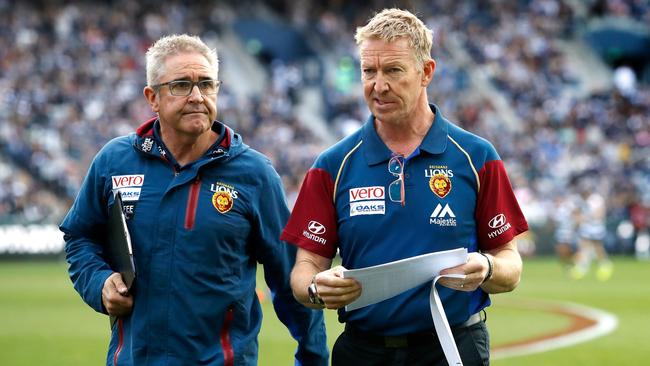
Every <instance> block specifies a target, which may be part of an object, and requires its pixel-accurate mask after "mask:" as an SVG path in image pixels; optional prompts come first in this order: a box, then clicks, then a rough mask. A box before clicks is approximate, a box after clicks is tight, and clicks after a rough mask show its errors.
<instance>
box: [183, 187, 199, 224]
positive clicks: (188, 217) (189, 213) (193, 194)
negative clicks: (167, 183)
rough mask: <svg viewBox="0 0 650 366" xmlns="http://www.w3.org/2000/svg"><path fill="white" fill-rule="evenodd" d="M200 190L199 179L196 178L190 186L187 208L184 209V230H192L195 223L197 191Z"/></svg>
mask: <svg viewBox="0 0 650 366" xmlns="http://www.w3.org/2000/svg"><path fill="white" fill-rule="evenodd" d="M200 190H201V178H196V179H195V180H194V182H192V185H191V186H190V193H189V197H187V207H186V208H185V229H186V230H192V229H193V228H194V222H195V221H196V207H197V206H198V200H199V191H200Z"/></svg>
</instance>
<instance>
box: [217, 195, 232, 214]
mask: <svg viewBox="0 0 650 366" xmlns="http://www.w3.org/2000/svg"><path fill="white" fill-rule="evenodd" d="M233 204H234V201H233V200H232V196H231V195H230V192H227V191H219V192H215V193H214V194H213V195H212V205H213V206H214V208H216V209H217V211H219V212H221V213H226V212H228V211H230V209H231V208H232V205H233Z"/></svg>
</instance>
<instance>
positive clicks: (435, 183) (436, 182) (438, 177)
mask: <svg viewBox="0 0 650 366" xmlns="http://www.w3.org/2000/svg"><path fill="white" fill-rule="evenodd" d="M429 188H431V190H432V191H433V193H435V194H436V196H438V197H440V198H443V197H445V196H446V195H448V194H449V192H450V191H451V180H449V177H447V176H446V175H445V174H435V175H434V176H432V177H431V179H429Z"/></svg>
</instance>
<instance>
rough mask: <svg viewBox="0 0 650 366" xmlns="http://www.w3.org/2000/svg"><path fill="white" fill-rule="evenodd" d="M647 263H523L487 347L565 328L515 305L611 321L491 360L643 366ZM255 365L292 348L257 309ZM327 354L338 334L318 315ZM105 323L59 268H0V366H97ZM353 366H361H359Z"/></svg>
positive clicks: (497, 311) (499, 305) (281, 360)
mask: <svg viewBox="0 0 650 366" xmlns="http://www.w3.org/2000/svg"><path fill="white" fill-rule="evenodd" d="M648 278H650V262H637V261H634V260H633V259H629V258H617V259H616V260H615V272H614V276H613V277H612V279H610V280H609V281H607V282H599V281H597V280H596V279H595V278H593V277H587V278H585V279H583V280H580V281H573V280H570V279H568V278H567V277H566V276H564V274H563V273H562V270H561V268H560V266H559V265H558V264H557V263H556V262H555V261H554V260H553V259H552V258H547V259H544V258H539V259H528V260H526V261H525V264H524V276H523V280H522V283H521V285H520V286H519V288H518V289H517V290H516V291H515V292H513V293H510V294H502V295H497V296H494V297H493V300H494V305H493V306H492V307H491V308H489V311H488V326H489V327H490V330H491V338H492V344H493V345H499V344H504V343H509V342H513V341H516V340H518V339H521V338H528V337H532V336H536V335H540V334H544V333H546V332H550V331H553V330H555V329H559V328H562V327H564V326H566V325H567V319H566V318H563V317H559V316H556V315H553V314H550V313H540V312H539V311H536V310H529V309H522V308H521V307H519V306H516V304H517V303H518V302H520V301H521V300H525V301H530V300H542V301H553V302H554V301H569V302H573V303H579V304H583V305H587V306H591V307H596V308H599V309H601V310H605V311H607V312H610V313H613V314H615V315H616V316H617V317H618V319H619V326H618V328H617V329H616V330H615V331H614V332H613V333H611V334H609V335H607V336H604V337H601V338H597V339H594V340H591V341H589V342H586V343H581V344H578V345H575V346H571V347H568V348H561V349H557V350H553V351H548V352H543V353H537V354H532V355H527V356H519V357H513V358H506V359H499V360H494V361H493V362H492V364H493V365H496V366H511V365H527V366H535V365H540V366H541V365H544V366H546V365H559V366H561V365H644V364H647V362H648V358H649V357H650V346H648V341H649V340H650V316H649V315H648V314H647V310H648V308H649V306H650V291H649V290H650V286H648V284H647V282H646V281H647V280H648ZM264 310H265V315H266V317H265V321H264V325H263V327H262V333H261V334H260V362H259V364H260V365H274V366H275V365H293V359H292V355H293V352H294V348H295V342H294V341H293V340H292V339H291V338H290V336H289V334H288V332H287V330H286V329H285V328H284V327H283V326H282V324H281V323H280V322H279V321H278V320H277V318H276V317H275V315H274V313H273V311H272V308H271V305H270V303H269V302H268V301H267V302H265V303H264ZM326 319H327V326H328V338H329V339H328V341H329V344H330V347H331V345H332V343H333V342H334V340H335V339H336V336H337V335H338V334H339V332H340V331H341V329H342V327H341V325H340V324H338V323H337V321H336V316H335V313H334V312H332V311H327V312H326ZM108 332H109V331H108V319H107V318H106V317H105V316H102V315H100V314H97V313H95V312H94V311H93V310H91V309H90V308H89V307H87V306H86V305H85V304H84V303H83V302H82V301H81V299H80V298H79V297H78V296H77V294H76V293H75V292H74V290H73V289H72V285H71V283H70V281H69V280H68V277H67V274H66V266H65V264H64V263H62V262H9V261H3V262H0V365H3V366H4V365H10V366H14V365H16V366H18V365H100V364H102V363H103V362H104V359H105V349H106V344H107V342H108V336H109V333H108ZM360 366H361V365H360Z"/></svg>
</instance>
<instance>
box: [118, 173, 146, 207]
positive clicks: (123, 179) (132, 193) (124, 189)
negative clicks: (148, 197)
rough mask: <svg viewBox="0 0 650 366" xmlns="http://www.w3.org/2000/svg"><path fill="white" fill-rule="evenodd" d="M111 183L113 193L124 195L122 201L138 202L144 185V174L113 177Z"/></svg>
mask: <svg viewBox="0 0 650 366" xmlns="http://www.w3.org/2000/svg"><path fill="white" fill-rule="evenodd" d="M111 183H112V185H113V191H114V192H120V193H121V194H122V201H125V202H128V201H137V200H139V199H140V191H141V190H142V185H143V184H144V174H131V175H113V176H111Z"/></svg>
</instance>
